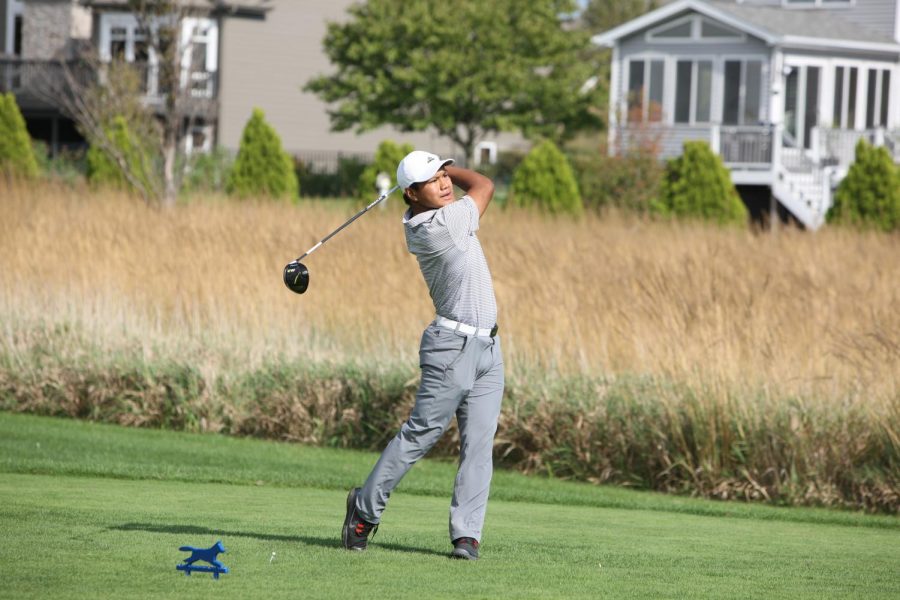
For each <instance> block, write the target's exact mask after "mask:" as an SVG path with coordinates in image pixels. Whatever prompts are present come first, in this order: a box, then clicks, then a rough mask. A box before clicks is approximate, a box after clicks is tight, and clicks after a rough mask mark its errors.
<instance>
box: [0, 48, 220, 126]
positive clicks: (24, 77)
mask: <svg viewBox="0 0 900 600" xmlns="http://www.w3.org/2000/svg"><path fill="white" fill-rule="evenodd" d="M134 67H135V69H137V72H138V74H139V77H140V81H141V88H140V89H141V92H142V93H143V102H144V104H145V105H146V106H148V107H150V108H151V109H153V110H154V112H156V113H157V114H163V113H165V111H166V97H165V93H166V90H165V89H164V87H163V86H160V84H159V69H158V67H156V66H155V65H150V64H147V63H143V64H138V65H134ZM102 78H103V75H102V72H101V73H100V74H99V79H100V81H102V80H103V79H102ZM70 79H71V81H72V82H73V83H74V84H75V85H76V86H79V87H87V86H89V85H91V84H92V83H93V82H94V81H97V79H98V73H97V71H96V69H94V68H93V67H91V66H90V65H88V64H87V63H84V62H78V61H73V62H67V63H61V62H58V61H47V60H22V59H19V58H0V93H6V92H12V93H13V94H14V95H15V97H16V102H18V104H19V107H20V108H21V109H22V110H23V111H28V112H31V111H59V110H60V108H61V105H62V95H63V94H65V93H69V92H70V91H71V87H70V85H69V84H68V82H69V81H70ZM181 85H182V86H184V87H185V89H187V90H189V92H188V93H185V94H182V95H180V97H179V98H178V103H179V109H180V110H181V112H183V113H184V114H185V115H186V116H187V115H189V116H194V117H203V118H204V119H206V120H214V119H215V118H216V117H217V116H218V101H217V93H218V79H217V77H216V73H209V72H195V73H183V74H182V76H181Z"/></svg>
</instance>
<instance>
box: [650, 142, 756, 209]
mask: <svg viewBox="0 0 900 600" xmlns="http://www.w3.org/2000/svg"><path fill="white" fill-rule="evenodd" d="M652 206H653V208H654V210H656V211H657V212H659V213H661V214H664V215H673V216H676V217H688V218H699V219H703V220H708V221H716V222H718V223H723V224H724V223H736V224H743V223H746V222H747V217H748V213H747V208H746V207H745V206H744V203H743V202H742V201H741V198H740V196H739V195H738V193H737V190H736V189H735V188H734V184H733V183H732V182H731V174H730V173H729V171H728V169H727V168H726V167H725V165H724V164H723V163H722V159H721V158H720V157H719V156H717V155H716V154H715V153H713V151H712V150H711V149H710V147H709V145H708V144H707V143H706V142H703V141H688V142H685V143H684V150H683V152H682V154H681V156H679V157H677V158H674V159H672V160H670V161H669V162H668V163H667V164H666V172H665V175H664V177H663V181H662V185H661V186H660V193H659V198H658V199H657V200H656V201H655V202H653V203H652Z"/></svg>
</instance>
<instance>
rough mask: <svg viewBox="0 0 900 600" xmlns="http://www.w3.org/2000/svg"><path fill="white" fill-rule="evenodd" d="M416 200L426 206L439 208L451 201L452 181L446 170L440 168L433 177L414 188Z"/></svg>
mask: <svg viewBox="0 0 900 600" xmlns="http://www.w3.org/2000/svg"><path fill="white" fill-rule="evenodd" d="M415 197H416V201H417V202H418V203H419V204H421V205H422V206H424V207H426V208H441V207H442V206H447V205H448V204H450V203H451V202H453V182H451V181H450V176H449V175H447V171H445V170H444V169H441V170H440V171H438V172H437V173H435V175H434V177H432V178H431V179H429V180H428V181H425V182H423V183H422V184H421V185H419V189H417V190H415Z"/></svg>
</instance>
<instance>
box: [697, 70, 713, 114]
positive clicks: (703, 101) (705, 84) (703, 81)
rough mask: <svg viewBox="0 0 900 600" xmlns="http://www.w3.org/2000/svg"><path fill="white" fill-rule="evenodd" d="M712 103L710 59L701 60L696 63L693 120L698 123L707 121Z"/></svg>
mask: <svg viewBox="0 0 900 600" xmlns="http://www.w3.org/2000/svg"><path fill="white" fill-rule="evenodd" d="M711 104H712V61H710V60H701V61H699V62H698V63H697V114H696V115H695V117H694V120H695V121H697V122H698V123H709V122H710V121H711V120H712V119H711V115H710V106H711Z"/></svg>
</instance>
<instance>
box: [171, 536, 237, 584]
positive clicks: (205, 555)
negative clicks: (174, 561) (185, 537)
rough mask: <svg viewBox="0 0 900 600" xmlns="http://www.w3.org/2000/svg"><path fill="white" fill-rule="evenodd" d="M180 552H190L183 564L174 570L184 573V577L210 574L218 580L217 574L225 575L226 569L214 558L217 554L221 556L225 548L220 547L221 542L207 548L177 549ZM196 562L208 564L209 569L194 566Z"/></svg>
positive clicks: (189, 547)
mask: <svg viewBox="0 0 900 600" xmlns="http://www.w3.org/2000/svg"><path fill="white" fill-rule="evenodd" d="M179 550H181V551H182V552H190V553H191V555H190V556H189V557H187V558H186V559H184V562H183V563H181V564H180V565H176V566H175V568H176V569H178V570H179V571H184V574H185V575H190V574H191V573H192V572H199V573H212V574H213V578H214V579H218V578H219V573H227V572H228V567H226V566H225V565H223V564H222V561H220V560H219V559H218V558H216V557H217V556H218V555H219V554H223V553H224V552H225V546H223V545H222V542H221V541H218V542H216V543H215V544H213V545H212V546H210V547H209V548H194V547H193V546H182V547H181V548H179ZM198 560H202V561H204V562H208V563H209V564H210V565H212V566H211V567H207V566H206V565H196V566H195V565H194V563H195V562H197V561H198Z"/></svg>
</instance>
